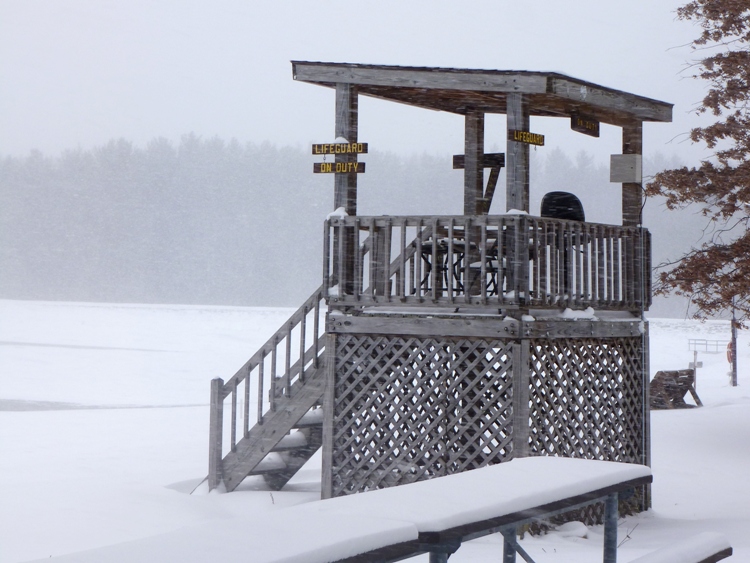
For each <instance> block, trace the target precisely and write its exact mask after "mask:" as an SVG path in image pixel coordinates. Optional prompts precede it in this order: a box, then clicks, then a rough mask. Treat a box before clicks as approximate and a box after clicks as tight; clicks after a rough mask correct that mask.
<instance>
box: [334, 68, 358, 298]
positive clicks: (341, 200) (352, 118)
mask: <svg viewBox="0 0 750 563" xmlns="http://www.w3.org/2000/svg"><path fill="white" fill-rule="evenodd" d="M357 130H358V113H357V90H356V88H355V87H354V86H352V85H351V84H341V83H339V84H336V138H338V137H343V138H345V139H346V140H347V141H348V142H349V143H356V142H357ZM356 160H357V155H356V154H337V155H336V162H356ZM333 194H334V195H333V208H334V209H338V208H340V207H343V208H344V209H345V210H346V213H347V215H356V214H357V174H356V173H354V172H352V173H349V174H334V192H333ZM339 233H340V235H339V236H341V237H342V240H341V242H340V248H341V250H342V252H341V254H340V255H339V256H341V257H343V261H342V262H341V263H340V264H339V265H337V266H338V267H336V268H335V270H336V271H340V272H341V274H342V275H341V276H340V278H341V279H339V280H338V284H339V291H341V292H342V293H343V294H345V295H351V294H352V293H353V290H354V254H355V253H356V251H357V240H356V236H357V233H355V232H354V229H353V228H351V227H344V228H342V229H339ZM337 246H338V245H337Z"/></svg>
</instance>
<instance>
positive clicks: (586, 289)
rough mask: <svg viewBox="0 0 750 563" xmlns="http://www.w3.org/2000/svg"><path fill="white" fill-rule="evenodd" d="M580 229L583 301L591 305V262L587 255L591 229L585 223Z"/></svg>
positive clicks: (588, 253) (589, 248)
mask: <svg viewBox="0 0 750 563" xmlns="http://www.w3.org/2000/svg"><path fill="white" fill-rule="evenodd" d="M581 231H582V239H583V240H582V241H581V242H582V243H583V256H581V258H582V259H583V264H582V265H581V270H582V271H583V280H582V281H583V285H582V289H583V303H584V305H589V306H590V305H591V264H590V262H591V261H590V260H589V256H590V255H591V231H590V230H589V226H588V225H587V224H583V225H581Z"/></svg>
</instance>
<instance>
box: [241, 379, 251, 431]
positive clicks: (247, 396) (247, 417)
mask: <svg viewBox="0 0 750 563" xmlns="http://www.w3.org/2000/svg"><path fill="white" fill-rule="evenodd" d="M251 371H252V370H251V369H250V366H247V372H246V373H245V417H244V421H243V424H242V436H243V437H245V438H247V435H248V434H249V433H250V372H251Z"/></svg>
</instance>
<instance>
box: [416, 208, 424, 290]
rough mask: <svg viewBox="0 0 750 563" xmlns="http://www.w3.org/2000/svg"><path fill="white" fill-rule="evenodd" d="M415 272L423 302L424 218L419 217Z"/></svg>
mask: <svg viewBox="0 0 750 563" xmlns="http://www.w3.org/2000/svg"><path fill="white" fill-rule="evenodd" d="M414 265H415V273H414V280H415V281H414V283H415V288H416V294H417V297H419V302H420V303H421V302H422V301H423V300H424V299H423V296H424V287H422V219H420V218H418V219H417V252H416V254H415V257H414Z"/></svg>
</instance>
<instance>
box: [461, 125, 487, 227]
mask: <svg viewBox="0 0 750 563" xmlns="http://www.w3.org/2000/svg"><path fill="white" fill-rule="evenodd" d="M465 123H466V125H465V129H464V215H481V214H482V211H483V207H484V205H483V196H484V114H483V113H480V112H475V111H471V112H468V113H467V114H466V119H465Z"/></svg>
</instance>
